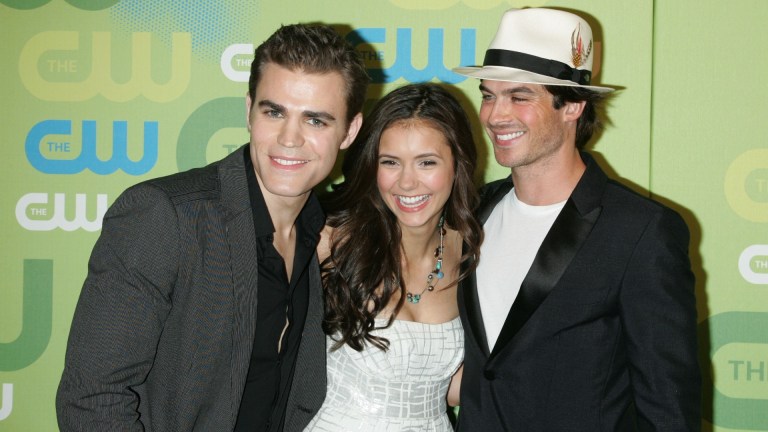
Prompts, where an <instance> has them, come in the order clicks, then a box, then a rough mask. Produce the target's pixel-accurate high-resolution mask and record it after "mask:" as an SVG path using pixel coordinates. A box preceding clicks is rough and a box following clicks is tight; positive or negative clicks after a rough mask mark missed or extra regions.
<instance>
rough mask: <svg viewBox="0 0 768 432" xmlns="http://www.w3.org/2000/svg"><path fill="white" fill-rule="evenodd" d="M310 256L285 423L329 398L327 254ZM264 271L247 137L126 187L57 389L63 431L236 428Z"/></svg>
mask: <svg viewBox="0 0 768 432" xmlns="http://www.w3.org/2000/svg"><path fill="white" fill-rule="evenodd" d="M311 199H314V198H311ZM310 267H311V269H310V273H309V281H310V298H309V308H308V312H307V319H306V324H305V328H304V331H303V334H302V340H301V346H300V348H299V354H298V358H297V360H296V361H297V363H296V368H295V371H296V372H295V376H294V378H293V384H292V389H291V392H290V397H289V400H288V405H287V409H286V419H285V426H286V427H285V430H286V431H298V430H302V429H303V428H304V426H305V425H306V424H307V423H308V422H309V420H310V419H311V418H312V417H313V416H314V414H315V413H316V412H317V410H318V409H319V407H320V405H321V404H322V402H323V399H324V397H325V386H326V383H325V337H324V335H323V333H322V330H321V328H320V323H321V320H322V289H321V281H320V272H319V266H318V261H317V257H316V256H315V257H314V258H313V259H312V262H311V264H310ZM257 275H258V268H257V260H256V247H255V234H254V227H253V214H252V211H251V203H250V197H249V193H248V184H247V180H246V176H245V168H244V162H243V154H242V149H240V150H238V151H235V152H233V153H232V154H231V155H229V156H227V157H226V158H224V159H222V160H221V161H219V162H215V163H213V164H210V165H208V166H206V167H204V168H197V169H193V170H190V171H187V172H183V173H179V174H174V175H171V176H168V177H164V178H160V179H155V180H150V181H147V182H144V183H141V184H138V185H136V186H133V187H131V188H129V189H128V190H126V191H125V192H124V193H123V194H122V195H121V196H120V197H119V198H118V199H117V201H116V202H115V203H114V204H113V205H112V207H111V208H110V209H109V211H108V212H107V214H106V215H105V217H104V223H103V228H102V232H101V236H100V237H99V239H98V241H97V242H96V245H95V246H94V249H93V252H92V255H91V259H90V261H89V264H88V277H87V278H86V280H85V284H84V285H83V289H82V292H81V294H80V299H79V301H78V304H77V308H76V310H75V315H74V319H73V322H72V328H71V332H70V336H69V342H68V345H67V354H66V363H65V367H64V373H63V375H62V378H61V383H60V385H59V389H58V393H57V395H56V411H57V415H58V421H59V427H60V428H61V430H62V431H70V430H77V431H106V430H121V431H128V430H132V431H142V430H147V431H160V432H170V431H227V430H232V429H233V428H234V424H235V420H236V418H237V413H238V409H239V406H240V399H241V397H242V392H243V388H244V385H245V378H246V374H247V372H248V367H249V362H250V358H251V350H252V346H253V338H254V324H255V322H256V289H257V285H258V284H257Z"/></svg>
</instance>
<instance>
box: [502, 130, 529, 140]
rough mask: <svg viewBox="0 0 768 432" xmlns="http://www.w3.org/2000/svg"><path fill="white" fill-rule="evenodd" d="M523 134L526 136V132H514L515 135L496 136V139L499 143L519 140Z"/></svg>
mask: <svg viewBox="0 0 768 432" xmlns="http://www.w3.org/2000/svg"><path fill="white" fill-rule="evenodd" d="M523 134H525V132H523V131H520V132H513V133H508V134H504V135H496V139H497V140H499V141H507V140H511V139H515V138H519V137H521V136H523Z"/></svg>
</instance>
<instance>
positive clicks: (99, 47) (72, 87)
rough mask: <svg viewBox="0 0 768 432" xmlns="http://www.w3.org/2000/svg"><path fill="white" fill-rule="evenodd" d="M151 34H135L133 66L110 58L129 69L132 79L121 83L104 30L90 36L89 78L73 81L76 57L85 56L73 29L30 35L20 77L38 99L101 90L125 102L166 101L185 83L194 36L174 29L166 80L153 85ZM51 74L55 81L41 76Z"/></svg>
mask: <svg viewBox="0 0 768 432" xmlns="http://www.w3.org/2000/svg"><path fill="white" fill-rule="evenodd" d="M151 36H152V34H151V33H146V32H142V33H133V36H132V38H131V42H132V43H131V45H132V47H131V55H132V58H130V61H131V64H130V65H125V64H120V63H119V62H114V63H115V64H116V65H119V66H118V67H119V68H121V69H126V70H130V71H131V78H130V79H129V80H127V81H126V82H125V83H117V82H115V80H114V79H113V77H112V65H113V58H112V35H111V34H110V33H108V32H93V34H92V37H91V39H92V41H91V53H90V59H91V61H90V65H89V66H88V68H90V76H88V77H87V78H86V79H85V80H81V81H79V82H71V81H73V80H75V79H76V77H77V76H79V75H78V73H79V69H80V65H79V63H78V59H79V58H82V57H85V58H87V57H88V56H87V55H84V54H83V53H79V52H78V51H80V34H79V33H78V32H74V31H47V32H42V33H38V34H37V35H35V36H33V37H32V38H31V39H30V40H29V41H27V43H26V44H25V45H24V48H23V49H22V51H21V55H20V56H19V75H20V77H21V81H22V82H23V83H24V86H25V87H26V88H27V90H29V92H30V93H32V94H33V95H35V96H36V97H37V98H39V99H41V100H48V101H57V102H79V101H84V100H87V99H91V98H93V97H95V96H97V95H99V94H100V95H102V96H103V97H105V98H106V99H108V100H111V101H114V102H126V101H129V100H131V99H134V98H136V97H138V96H139V95H142V96H144V97H145V98H147V99H149V100H151V101H153V102H170V101H172V100H174V99H176V98H178V97H179V96H181V95H182V94H183V93H184V91H185V90H186V89H187V87H188V86H189V82H190V74H191V63H192V60H191V58H192V37H191V35H190V34H189V33H173V36H172V48H171V53H170V55H167V54H166V55H164V57H170V59H171V73H170V77H169V78H168V81H166V83H165V84H157V83H156V82H155V81H154V80H153V79H152V57H153V55H152V39H151ZM62 51H64V52H71V56H70V58H69V59H62V57H61V52H62ZM154 57H155V58H158V57H160V56H158V54H155V55H154ZM120 58H121V59H122V56H120ZM41 68H43V70H41ZM52 75H53V76H55V77H56V78H57V79H56V80H52V81H49V80H48V79H46V78H45V77H50V76H52ZM163 75H164V74H163ZM121 81H122V80H121Z"/></svg>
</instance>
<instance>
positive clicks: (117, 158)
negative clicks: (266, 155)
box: [0, 0, 768, 431]
mask: <svg viewBox="0 0 768 432" xmlns="http://www.w3.org/2000/svg"><path fill="white" fill-rule="evenodd" d="M522 6H553V7H563V8H569V9H576V10H581V11H584V12H586V13H587V14H588V20H589V21H590V22H591V23H593V25H594V27H595V34H596V44H595V55H596V56H597V58H598V61H599V60H602V61H601V63H600V64H601V65H600V67H599V70H597V71H596V72H597V73H596V78H597V80H598V81H599V82H600V83H602V84H605V85H614V86H620V87H622V91H620V92H619V93H618V95H617V97H615V98H614V99H613V101H612V103H611V104H610V106H609V109H608V112H609V116H610V123H609V125H608V128H607V130H606V131H605V132H604V133H603V134H602V135H601V136H600V137H598V139H597V140H595V143H594V144H593V145H592V150H593V151H594V152H595V153H596V155H597V157H598V159H599V160H601V161H602V162H603V163H604V165H606V166H607V167H608V169H609V171H611V172H613V173H614V174H616V173H618V174H616V176H618V177H621V179H622V181H623V182H625V183H626V184H628V185H629V186H630V187H632V188H634V189H636V190H638V191H639V192H641V193H644V194H647V195H651V196H654V197H655V198H657V199H659V200H662V201H664V202H666V203H667V204H669V205H671V206H673V207H674V208H676V209H677V210H679V211H680V212H681V213H682V214H683V215H684V217H685V218H686V220H687V221H688V223H689V225H690V227H691V231H692V234H693V236H692V243H691V253H692V257H693V264H694V267H695V270H696V274H697V277H698V283H697V294H698V299H699V300H698V307H699V322H700V327H699V328H700V342H701V359H702V368H703V370H704V377H705V379H704V381H705V395H704V401H703V404H704V420H705V421H704V424H705V430H716V431H755V430H762V431H768V145H766V143H768V132H765V131H766V129H765V128H764V127H761V125H764V124H765V119H766V118H768V105H767V104H766V101H768V85H766V82H765V80H766V76H765V73H764V71H765V70H766V69H768V29H767V28H766V27H765V22H766V21H768V2H765V1H762V0H734V1H733V2H729V3H727V6H726V3H723V2H700V1H696V0H676V1H662V0H658V1H653V0H641V1H632V2H629V1H622V2H617V1H615V0H589V1H587V0H564V1H536V0H530V1H516V0H378V1H375V2H361V1H360V0H326V1H320V2H318V1H309V0H287V1H282V2H266V1H264V2H262V1H255V0H187V1H183V2H171V1H164V2H146V1H140V0H0V28H2V30H3V31H2V34H3V35H4V42H3V43H2V44H1V45H0V56H1V57H2V59H3V66H2V67H1V68H0V92H1V93H0V101H1V103H2V104H3V109H2V127H1V128H0V143H1V144H2V147H0V148H2V157H0V168H1V172H2V178H3V182H2V184H0V191H2V193H1V194H0V203H1V204H0V209H1V210H2V211H0V226H1V227H2V231H0V233H1V234H0V240H1V241H2V247H1V250H0V274H1V275H2V285H1V287H2V291H0V295H1V296H0V299H1V300H0V391H1V392H2V397H0V430H2V431H55V430H56V420H55V413H54V395H55V391H56V386H57V384H58V380H59V377H60V374H61V370H62V367H63V358H64V350H65V344H66V340H67V335H68V331H69V325H70V321H71V318H72V313H73V311H74V307H75V303H76V301H77V297H78V294H79V291H80V287H81V284H82V282H83V279H84V277H85V274H86V268H87V260H88V256H89V254H90V250H91V248H92V246H93V244H94V242H95V241H96V238H97V236H98V235H99V229H100V225H101V218H102V216H103V215H104V212H105V211H106V209H107V207H108V206H109V205H110V204H111V203H112V202H114V200H115V198H116V197H117V196H118V194H119V193H120V192H121V191H122V190H123V189H125V188H126V187H127V186H129V185H131V184H134V183H136V182H139V181H142V180H145V179H148V178H151V177H157V176H161V175H165V174H170V173H173V172H177V171H180V170H186V169H188V168H191V167H196V166H201V165H204V164H206V163H207V162H209V161H214V160H216V159H219V158H221V157H223V156H225V155H226V154H227V153H229V152H231V151H233V149H235V148H236V147H238V146H239V145H240V144H242V143H244V142H245V141H246V140H247V137H248V134H247V131H246V129H245V105H244V94H245V92H246V88H247V78H248V68H249V64H250V60H251V58H252V52H253V47H254V45H257V44H258V43H260V42H261V41H262V40H264V38H266V37H267V36H268V35H269V34H270V33H272V32H273V31H274V30H275V29H276V28H277V27H278V26H279V25H280V24H290V23H294V22H310V21H321V22H325V23H329V24H334V25H338V29H339V31H340V32H342V33H343V34H345V35H346V37H348V38H349V40H351V41H353V42H354V43H355V44H356V46H357V49H358V51H359V53H360V55H361V56H363V57H364V59H365V60H366V63H367V65H368V67H369V71H370V73H371V76H372V77H373V78H374V85H373V86H372V87H371V92H370V95H369V96H370V98H371V100H373V99H375V98H376V97H378V96H380V95H381V94H382V93H383V92H386V91H388V90H390V89H392V88H395V87H396V86H399V85H402V84H404V83H406V82H415V81H430V80H431V81H437V82H444V83H447V84H450V85H453V86H455V87H454V90H455V94H456V95H457V96H459V97H460V98H461V101H462V103H463V104H464V105H465V107H466V108H467V110H468V111H469V112H470V113H472V115H473V118H474V116H475V113H476V112H477V107H478V104H479V100H480V97H479V92H478V90H477V86H478V82H477V81H475V80H471V79H464V78H462V77H460V76H458V75H455V74H453V73H451V72H450V68H451V67H454V66H458V65H468V64H477V63H479V62H482V58H483V54H484V50H485V48H486V47H487V45H488V43H489V42H490V39H491V38H492V37H493V34H494V33H495V31H496V26H497V24H498V21H499V17H500V16H501V14H502V12H503V11H504V10H506V9H508V8H510V7H522ZM474 122H475V124H477V120H476V119H475V120H474ZM476 132H477V139H478V144H479V146H480V148H481V154H482V164H481V172H480V173H479V175H478V182H480V181H484V180H490V179H495V178H499V177H502V176H505V175H506V174H507V173H506V171H505V170H503V169H500V168H499V167H498V166H496V165H495V162H494V161H493V160H492V154H490V152H489V151H488V144H487V139H486V138H485V137H484V135H483V134H482V131H481V129H480V128H479V127H476ZM648 271H653V269H648Z"/></svg>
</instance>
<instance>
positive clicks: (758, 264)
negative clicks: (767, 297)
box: [739, 245, 768, 285]
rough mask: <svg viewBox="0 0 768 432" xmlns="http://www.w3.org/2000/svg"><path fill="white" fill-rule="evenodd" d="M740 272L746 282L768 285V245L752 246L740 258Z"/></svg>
mask: <svg viewBox="0 0 768 432" xmlns="http://www.w3.org/2000/svg"><path fill="white" fill-rule="evenodd" d="M739 272H740V273H741V277H743V278H744V280H745V281H747V282H749V283H751V284H755V285H768V245H752V246H749V247H748V248H746V249H744V251H743V252H742V253H741V255H740V256H739Z"/></svg>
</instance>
